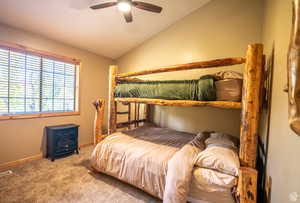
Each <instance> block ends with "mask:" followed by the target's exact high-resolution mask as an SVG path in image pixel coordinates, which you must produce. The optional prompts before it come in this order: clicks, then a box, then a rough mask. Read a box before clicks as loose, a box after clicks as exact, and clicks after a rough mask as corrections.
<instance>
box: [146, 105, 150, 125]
mask: <svg viewBox="0 0 300 203" xmlns="http://www.w3.org/2000/svg"><path fill="white" fill-rule="evenodd" d="M145 105H146V107H145V119H146V122H149V123H150V122H151V106H150V104H145Z"/></svg>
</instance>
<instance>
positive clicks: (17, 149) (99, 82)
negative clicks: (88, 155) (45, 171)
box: [0, 24, 113, 164]
mask: <svg viewBox="0 0 300 203" xmlns="http://www.w3.org/2000/svg"><path fill="white" fill-rule="evenodd" d="M0 40H3V41H7V42H13V43H18V44H21V45H25V46H28V47H31V48H35V49H40V50H44V51H49V52H52V53H55V54H59V55H63V56H69V57H74V58H78V59H81V61H82V67H81V68H82V69H81V75H80V82H81V83H80V91H81V95H80V107H81V114H80V116H67V117H52V118H35V119H20V120H6V121H0V164H1V163H4V162H8V161H14V160H17V159H21V158H24V157H28V156H32V155H36V154H39V153H40V150H41V143H42V138H43V128H44V127H45V126H47V125H59V124H66V123H76V124H79V125H80V135H79V142H80V144H86V143H91V142H92V141H93V119H94V108H93V106H92V105H91V102H92V101H93V100H95V99H97V98H105V99H106V98H107V95H108V91H107V88H108V79H107V78H108V77H107V76H108V66H109V65H110V64H112V63H113V61H112V60H110V59H108V58H104V57H101V56H99V55H95V54H92V53H89V52H86V51H82V50H79V49H76V48H73V47H70V46H67V45H63V44H61V43H57V42H54V41H51V40H47V39H44V38H42V37H40V36H38V35H34V34H31V33H28V32H24V31H21V30H18V29H15V28H11V27H8V26H5V25H1V24H0ZM105 123H106V122H105Z"/></svg>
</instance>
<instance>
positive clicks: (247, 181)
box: [237, 167, 257, 203]
mask: <svg viewBox="0 0 300 203" xmlns="http://www.w3.org/2000/svg"><path fill="white" fill-rule="evenodd" d="M256 190H257V171H256V170H255V169H253V168H248V167H241V168H240V170H239V180H238V189H237V195H238V197H239V203H256V201H257V195H256V194H257V192H256Z"/></svg>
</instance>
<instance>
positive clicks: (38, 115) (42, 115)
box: [0, 111, 80, 120]
mask: <svg viewBox="0 0 300 203" xmlns="http://www.w3.org/2000/svg"><path fill="white" fill-rule="evenodd" d="M77 115H80V112H79V111H77V112H53V113H33V114H16V115H3V116H0V120H15V119H26V118H46V117H58V116H77Z"/></svg>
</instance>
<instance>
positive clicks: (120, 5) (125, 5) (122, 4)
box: [118, 1, 131, 12]
mask: <svg viewBox="0 0 300 203" xmlns="http://www.w3.org/2000/svg"><path fill="white" fill-rule="evenodd" d="M118 9H119V10H120V11H122V12H129V11H131V4H130V3H129V2H126V1H121V2H119V3H118Z"/></svg>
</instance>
